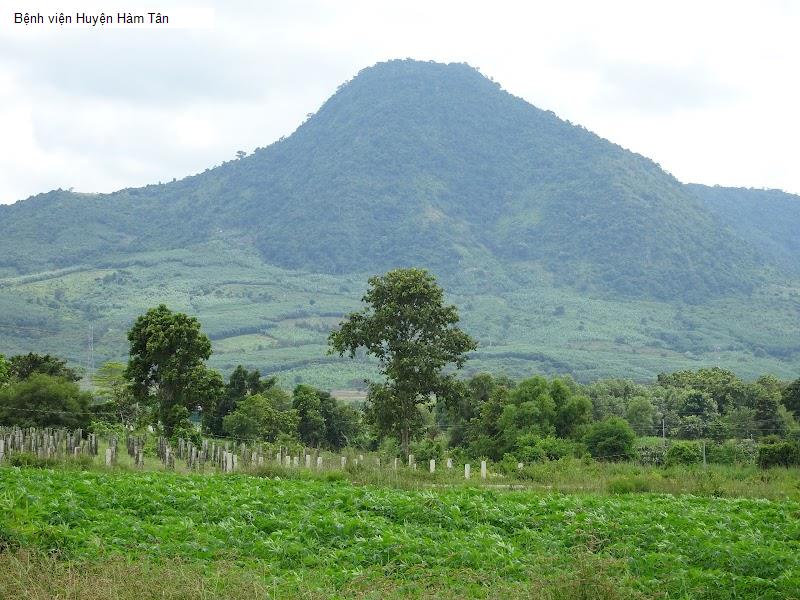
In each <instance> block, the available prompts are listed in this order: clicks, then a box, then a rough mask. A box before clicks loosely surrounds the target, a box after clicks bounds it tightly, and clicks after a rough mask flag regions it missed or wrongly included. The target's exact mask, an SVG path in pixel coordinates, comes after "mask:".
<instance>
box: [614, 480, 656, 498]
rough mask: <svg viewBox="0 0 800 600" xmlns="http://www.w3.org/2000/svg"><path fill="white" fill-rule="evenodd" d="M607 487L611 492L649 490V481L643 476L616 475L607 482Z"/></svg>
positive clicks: (640, 491)
mask: <svg viewBox="0 0 800 600" xmlns="http://www.w3.org/2000/svg"><path fill="white" fill-rule="evenodd" d="M607 489H608V491H609V492H610V493H612V494H633V493H642V492H649V491H651V486H650V482H649V481H648V480H647V479H646V478H644V477H636V476H630V477H618V478H616V479H612V480H611V481H609V482H608V485H607Z"/></svg>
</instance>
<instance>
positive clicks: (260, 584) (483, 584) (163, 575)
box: [0, 552, 644, 600]
mask: <svg viewBox="0 0 800 600" xmlns="http://www.w3.org/2000/svg"><path fill="white" fill-rule="evenodd" d="M549 563H552V561H548V560H547V559H544V558H543V559H542V561H541V562H540V564H539V565H538V568H537V569H536V570H535V571H534V572H531V573H530V574H528V576H527V577H525V578H522V579H521V580H520V581H509V580H506V579H503V578H500V577H497V576H496V575H491V574H489V575H487V574H486V573H484V572H482V571H475V570H470V569H461V570H453V572H452V573H451V574H450V576H449V577H448V578H447V579H444V580H443V579H442V578H441V577H440V576H438V575H430V574H426V573H425V572H424V571H419V572H416V573H413V575H412V576H410V577H408V578H405V579H398V578H396V577H393V575H392V573H391V572H387V571H386V570H384V569H382V568H369V569H362V570H360V571H359V572H357V573H354V574H353V576H352V579H351V580H350V581H348V582H346V583H343V584H336V583H334V582H332V581H331V580H330V579H329V578H326V577H325V576H322V575H319V574H316V573H299V572H295V573H291V574H289V575H287V576H276V575H275V574H272V573H270V572H269V570H268V569H266V568H260V567H259V566H257V565H248V566H242V565H239V564H237V563H235V562H226V561H220V562H218V563H215V564H213V565H211V566H209V565H203V564H198V563H193V562H186V561H182V560H171V561H169V562H155V561H152V560H149V559H143V560H142V559H139V560H131V559H128V558H122V557H116V558H109V559H105V560H98V561H91V562H86V561H65V560H58V559H56V558H53V557H50V556H46V555H42V554H33V553H30V552H16V553H0V592H3V593H4V594H6V595H7V596H8V597H17V598H25V599H26V600H62V599H63V600H68V599H70V600H71V599H75V600H78V599H80V600H108V599H109V598H113V599H114V600H127V599H130V600H149V599H161V600H178V599H201V600H205V599H209V600H210V599H217V598H227V599H231V600H238V599H242V600H252V599H253V598H307V599H312V600H313V599H317V598H319V599H322V598H326V599H328V598H342V599H345V598H358V599H365V600H366V599H375V600H383V599H385V598H390V599H391V598H429V599H434V598H435V599H440V598H441V599H452V600H460V599H461V598H498V597H504V598H510V599H514V598H528V599H533V600H556V599H562V600H563V599H571V598H574V599H576V600H577V599H580V600H589V599H592V600H622V599H628V598H630V599H635V598H643V597H644V596H643V595H641V594H640V593H638V592H636V591H635V590H632V589H630V588H629V587H623V586H624V584H622V582H621V581H620V580H619V573H620V571H621V570H623V569H624V567H623V566H622V564H621V562H620V561H614V560H611V559H599V558H597V557H595V556H593V555H591V554H588V553H587V554H585V555H583V556H575V557H574V559H573V560H572V569H571V570H569V571H565V570H563V569H562V570H552V571H550V570H549V569H548V565H549ZM164 582H169V584H168V585H165V583H164Z"/></svg>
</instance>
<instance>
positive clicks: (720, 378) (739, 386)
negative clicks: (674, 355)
mask: <svg viewBox="0 0 800 600" xmlns="http://www.w3.org/2000/svg"><path fill="white" fill-rule="evenodd" d="M657 381H658V385H660V386H661V387H675V388H681V389H685V390H688V389H692V390H697V391H699V392H703V393H704V394H706V395H707V397H708V398H710V399H711V400H712V401H713V402H714V405H715V408H714V412H716V413H724V412H726V411H727V410H730V409H732V408H734V407H741V406H747V405H748V396H747V390H746V386H745V383H744V382H743V381H742V380H741V379H739V377H737V376H736V374H735V373H732V372H731V371H727V370H725V369H721V368H719V367H711V368H706V369H699V370H697V371H676V372H675V373H670V374H666V373H661V374H659V375H658V378H657ZM696 416H701V415H696Z"/></svg>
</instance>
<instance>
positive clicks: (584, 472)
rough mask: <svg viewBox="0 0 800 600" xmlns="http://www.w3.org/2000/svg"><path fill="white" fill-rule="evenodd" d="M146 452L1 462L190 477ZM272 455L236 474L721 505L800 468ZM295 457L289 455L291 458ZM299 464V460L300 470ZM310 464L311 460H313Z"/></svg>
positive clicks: (768, 489) (781, 492)
mask: <svg viewBox="0 0 800 600" xmlns="http://www.w3.org/2000/svg"><path fill="white" fill-rule="evenodd" d="M149 444H150V445H149V446H147V448H148V450H147V455H146V457H145V466H144V468H142V469H140V468H138V467H135V465H134V462H133V459H132V458H131V457H130V456H128V454H127V452H126V451H125V448H124V444H120V446H119V448H118V453H117V464H116V465H115V466H114V467H111V468H107V467H105V464H104V456H105V447H106V443H105V441H103V440H102V439H101V441H100V444H99V451H98V455H97V456H96V457H91V456H88V455H84V456H79V457H71V456H67V457H63V456H62V457H54V458H50V459H39V458H37V457H36V456H33V455H29V454H24V453H23V454H19V453H16V454H11V455H10V456H9V457H7V459H6V461H7V463H8V464H9V465H11V466H21V467H27V466H32V467H39V468H58V469H64V468H67V469H71V470H93V471H100V472H107V471H109V470H110V471H111V472H119V473H142V472H145V473H159V472H168V473H183V474H190V473H191V470H190V469H189V468H188V467H187V465H186V462H185V461H183V460H180V459H176V460H175V466H174V468H173V469H169V470H167V469H166V468H165V467H164V465H163V464H162V463H161V462H160V460H159V459H158V457H157V456H155V455H153V454H152V452H153V446H152V444H153V441H152V439H151V440H150V442H149ZM275 450H276V448H273V447H272V446H270V445H265V449H264V450H263V452H264V455H265V458H266V461H265V462H264V464H263V465H262V466H261V467H256V466H253V467H243V466H240V468H239V471H240V472H241V473H243V474H247V475H253V476H255V477H262V478H263V477H278V478H280V479H292V480H304V481H323V482H329V481H347V482H350V483H352V484H353V485H376V486H383V487H391V488H396V489H402V490H426V489H432V488H434V489H436V488H474V487H489V488H494V489H513V490H532V491H539V492H544V493H548V492H559V493H566V494H572V493H577V494H582V493H593V494H604V495H605V494H628V493H640V492H653V493H660V494H672V495H684V494H691V495H694V496H712V497H723V498H763V499H770V500H785V499H788V500H794V501H800V469H798V468H788V469H787V468H783V467H774V468H770V469H761V468H759V467H758V466H756V465H755V464H733V465H721V464H713V463H711V464H709V465H708V466H707V467H703V466H702V465H676V466H671V467H662V466H650V465H640V464H637V463H635V462H602V461H595V460H592V459H588V458H587V459H578V458H562V459H559V460H553V461H545V462H540V463H533V464H528V465H525V466H524V467H523V469H522V470H517V469H516V468H515V465H511V466H510V468H509V467H506V466H505V465H502V464H493V463H489V465H488V471H489V478H488V479H486V480H481V479H480V470H479V465H480V461H472V475H471V478H470V479H469V480H465V479H464V467H463V464H460V463H458V462H455V463H454V466H453V468H452V469H447V468H446V467H445V466H444V461H443V460H440V461H437V465H438V466H437V469H436V472H435V473H430V472H429V471H428V468H427V461H424V464H423V462H420V463H419V464H418V468H417V469H409V468H408V467H407V466H405V464H404V463H403V462H402V461H401V462H400V467H399V468H398V469H397V470H395V469H393V468H392V461H391V459H386V458H385V457H384V458H383V462H382V466H381V467H380V468H378V466H377V458H378V456H377V455H376V454H374V453H369V452H367V453H365V454H362V455H363V456H364V460H363V461H362V462H361V463H360V464H358V465H355V464H354V459H355V458H356V457H357V456H358V455H359V454H360V453H361V452H359V451H355V450H353V449H345V450H343V451H342V453H343V454H345V455H347V456H348V462H347V466H346V468H345V469H344V470H342V469H341V466H340V460H339V458H340V456H341V455H340V454H334V453H331V452H322V456H323V458H324V468H323V470H322V471H317V470H316V469H315V468H312V469H306V468H304V467H300V468H294V467H284V466H278V465H276V464H275V462H274V459H272V458H271V457H274V454H275ZM298 452H299V450H297V449H295V450H294V451H293V453H294V454H297V453H298ZM303 462H304V461H302V460H301V464H302V463H303ZM312 464H314V461H313V459H312ZM204 474H205V475H214V474H217V469H216V468H215V467H214V466H213V465H212V464H211V463H207V464H206V465H205V467H204Z"/></svg>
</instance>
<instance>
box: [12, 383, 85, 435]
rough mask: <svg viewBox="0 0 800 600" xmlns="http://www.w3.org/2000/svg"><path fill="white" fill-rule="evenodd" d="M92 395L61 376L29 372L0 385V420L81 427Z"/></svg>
mask: <svg viewBox="0 0 800 600" xmlns="http://www.w3.org/2000/svg"><path fill="white" fill-rule="evenodd" d="M91 401H92V396H91V394H89V393H88V392H82V391H81V390H80V388H79V387H78V385H77V384H76V383H75V382H73V381H69V380H66V379H64V378H62V377H54V376H52V375H44V374H42V373H33V374H32V375H29V376H28V377H27V378H26V379H24V380H22V381H15V382H13V383H11V384H9V385H6V386H4V387H3V388H2V389H0V424H2V425H19V426H20V427H68V428H71V429H76V428H79V427H80V428H85V427H87V426H88V425H89V422H90V420H91V415H90V405H91Z"/></svg>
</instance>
